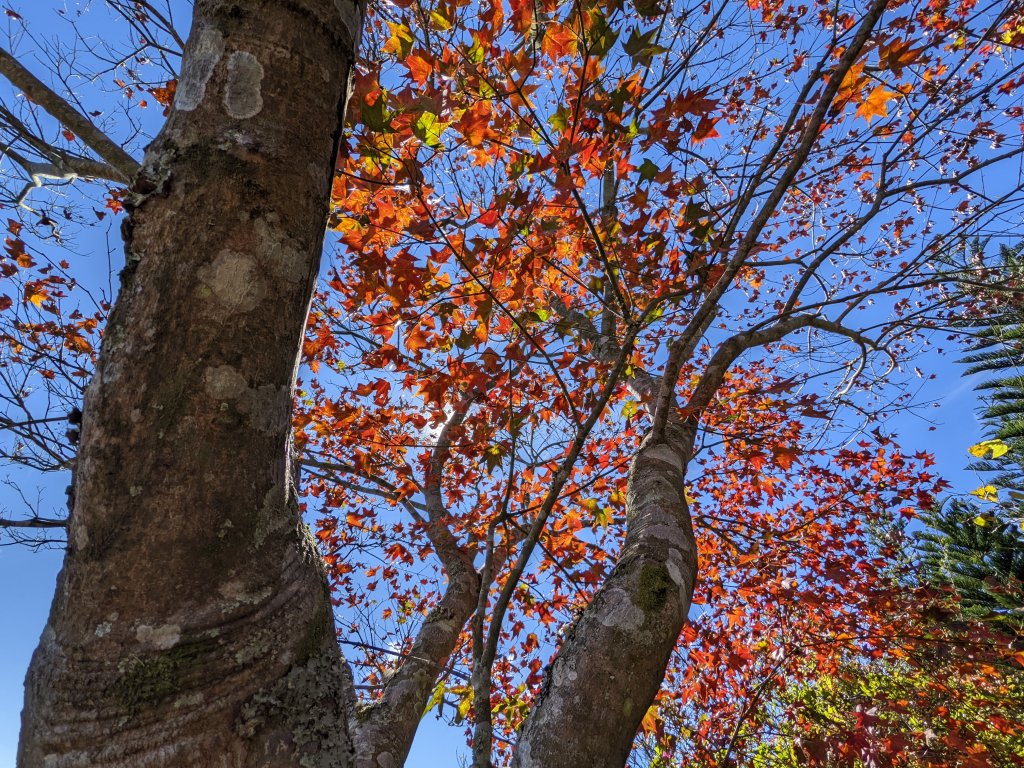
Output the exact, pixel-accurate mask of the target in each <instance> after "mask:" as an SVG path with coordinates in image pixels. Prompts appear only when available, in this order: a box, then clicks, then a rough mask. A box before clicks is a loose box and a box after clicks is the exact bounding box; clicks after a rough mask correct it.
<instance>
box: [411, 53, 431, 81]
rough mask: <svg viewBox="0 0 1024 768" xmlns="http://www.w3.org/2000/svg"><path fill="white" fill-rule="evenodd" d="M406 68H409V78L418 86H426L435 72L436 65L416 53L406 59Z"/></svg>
mask: <svg viewBox="0 0 1024 768" xmlns="http://www.w3.org/2000/svg"><path fill="white" fill-rule="evenodd" d="M405 66H407V67H408V68H409V76H410V77H411V78H412V80H413V82H414V83H416V84H417V85H426V84H427V78H428V77H430V73H431V72H433V71H434V65H433V64H431V63H430V62H429V61H427V60H426V59H424V58H423V57H422V56H420V55H419V54H416V53H410V54H409V55H408V56H406V57H405Z"/></svg>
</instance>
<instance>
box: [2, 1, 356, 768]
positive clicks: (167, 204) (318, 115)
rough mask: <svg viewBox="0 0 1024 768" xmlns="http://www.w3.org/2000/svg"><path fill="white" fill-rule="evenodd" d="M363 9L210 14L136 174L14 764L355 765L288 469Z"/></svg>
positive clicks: (332, 5) (343, 677) (200, 21)
mask: <svg viewBox="0 0 1024 768" xmlns="http://www.w3.org/2000/svg"><path fill="white" fill-rule="evenodd" d="M360 26H361V7H360V4H358V3H356V2H354V0H234V1H233V2H232V1H231V0H197V2H196V4H195V12H194V20H193V25H192V30H191V35H190V37H189V42H188V45H187V46H186V50H185V58H184V65H183V72H182V77H181V79H180V82H179V84H178V89H177V96H176V100H175V105H174V109H173V111H172V113H171V115H170V117H169V119H168V121H167V124H166V125H165V127H164V128H163V130H162V131H161V132H160V134H159V136H158V137H157V139H156V141H155V142H154V143H153V145H152V146H151V147H150V148H149V150H148V151H147V153H146V157H145V160H144V163H143V167H142V170H141V171H140V172H139V174H138V176H137V177H136V179H135V180H134V183H133V185H132V188H131V193H130V195H129V196H128V199H127V204H128V208H129V216H128V219H127V221H126V222H125V226H124V236H125V253H126V259H127V261H126V267H125V271H124V272H123V273H122V290H121V295H120V298H119V299H118V302H117V305H116V307H115V309H114V311H113V312H112V313H111V316H110V321H109V325H108V327H107V330H106V333H105V337H104V342H103V348H102V353H101V356H100V362H99V364H98V367H97V371H96V375H95V377H94V379H93V381H92V383H91V385H90V387H89V389H88V392H87V395H86V401H85V408H84V423H83V427H82V440H81V446H80V453H79V458H78V464H77V469H76V478H75V501H74V509H73V511H72V515H71V522H70V529H69V544H68V552H67V556H66V559H65V563H64V569H63V571H62V573H61V576H60V579H59V583H58V589H57V594H56V597H55V598H54V602H53V607H52V609H51V613H50V618H49V622H48V624H47V626H46V629H45V630H44V632H43V637H42V640H41V643H40V645H39V648H38V649H37V651H36V653H35V656H34V658H33V660H32V664H31V667H30V669H29V673H28V678H27V681H26V703H25V709H24V712H23V715H22V722H23V728H22V737H21V744H20V747H19V753H18V761H19V765H20V766H23V768H36V766H39V767H42V766H46V767H47V768H60V767H62V766H69V767H70V766H89V767H90V768H97V767H99V766H103V767H107V766H124V767H125V768H128V767H129V766H131V768H140V767H141V766H185V765H189V766H192V765H203V766H232V767H234V766H239V767H240V766H261V767H274V766H298V765H303V766H307V765H308V766H328V765H330V766H346V765H349V764H350V762H351V752H352V744H351V739H350V738H349V734H348V726H347V719H348V716H349V714H350V712H349V710H350V708H351V706H352V703H353V702H354V697H353V693H352V690H351V681H350V679H349V673H348V671H347V668H346V666H345V663H344V661H343V659H342V658H341V655H340V653H339V650H338V646H337V644H336V642H335V638H334V624H333V616H332V612H331V605H330V600H329V594H328V590H327V584H326V580H325V578H324V575H323V572H322V569H321V566H320V562H319V558H318V555H317V552H316V549H315V547H314V545H313V542H312V540H311V538H310V536H309V535H308V532H307V531H306V528H305V526H304V525H303V524H302V521H301V519H300V517H299V514H298V511H297V506H296V499H295V487H294V483H293V471H292V468H291V466H290V460H289V450H290V434H291V422H290V415H291V402H292V387H293V382H294V377H295V370H296V366H297V359H296V355H297V351H298V350H299V348H300V341H301V335H302V331H303V326H304V323H305V320H306V314H307V311H308V306H309V300H310V295H311V291H312V288H313V283H314V281H315V279H316V275H317V271H318V264H319V257H320V251H321V248H322V244H323V232H324V221H325V215H326V211H327V203H328V196H329V192H330V188H331V181H332V178H333V173H334V168H335V160H336V154H337V148H338V142H339V136H340V132H341V119H342V115H343V111H344V106H345V100H346V95H347V91H348V81H349V71H350V68H351V65H352V61H353V57H354V53H355V49H356V46H357V45H358V38H359V32H360Z"/></svg>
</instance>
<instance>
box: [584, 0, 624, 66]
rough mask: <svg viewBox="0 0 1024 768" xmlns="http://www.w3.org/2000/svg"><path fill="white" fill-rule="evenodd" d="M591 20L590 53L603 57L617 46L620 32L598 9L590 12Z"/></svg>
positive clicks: (589, 34)
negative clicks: (611, 25) (609, 23)
mask: <svg viewBox="0 0 1024 768" xmlns="http://www.w3.org/2000/svg"><path fill="white" fill-rule="evenodd" d="M590 21H591V24H590V31H589V33H588V35H587V37H588V41H589V43H590V53H591V55H593V56H597V57H598V58H601V57H603V56H604V55H605V54H606V53H608V51H610V50H611V49H612V48H613V47H614V46H615V41H616V40H618V38H619V33H618V32H616V31H615V30H614V29H612V28H611V27H610V26H609V25H608V20H607V19H606V18H605V17H604V14H603V13H601V11H600V10H598V9H594V10H592V11H591V12H590Z"/></svg>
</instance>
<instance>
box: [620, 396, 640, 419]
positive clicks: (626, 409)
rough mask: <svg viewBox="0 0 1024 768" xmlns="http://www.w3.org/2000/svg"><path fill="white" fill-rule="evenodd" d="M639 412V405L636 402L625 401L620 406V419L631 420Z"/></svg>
mask: <svg viewBox="0 0 1024 768" xmlns="http://www.w3.org/2000/svg"><path fill="white" fill-rule="evenodd" d="M639 412H640V403H638V402H637V401H636V400H627V401H626V402H624V403H623V404H622V418H624V419H631V418H633V417H634V416H636V415H637V413H639Z"/></svg>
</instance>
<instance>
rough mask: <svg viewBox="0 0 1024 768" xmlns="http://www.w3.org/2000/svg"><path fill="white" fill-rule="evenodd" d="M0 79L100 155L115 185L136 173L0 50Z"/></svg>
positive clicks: (131, 162)
mask: <svg viewBox="0 0 1024 768" xmlns="http://www.w3.org/2000/svg"><path fill="white" fill-rule="evenodd" d="M0 75H3V76H4V77H6V78H7V79H8V80H9V81H10V82H11V83H12V84H13V85H14V86H16V87H17V88H20V89H21V90H22V91H23V92H24V94H25V95H26V96H28V98H29V99H31V100H32V101H33V102H34V103H36V104H38V105H39V106H40V107H42V108H43V109H45V110H46V111H47V112H48V113H49V114H50V115H52V116H53V117H54V118H56V119H57V120H59V121H60V122H61V124H62V125H64V126H65V127H66V128H67V129H68V130H70V131H71V132H72V133H74V134H75V135H76V136H77V137H78V138H79V139H80V140H81V141H82V142H83V143H84V144H85V145H86V146H87V147H89V148H90V149H92V150H93V151H94V152H95V153H96V154H97V155H99V156H100V157H101V158H102V159H103V160H104V161H105V162H106V163H107V164H108V165H109V166H110V167H111V168H113V169H114V170H115V171H116V172H117V174H118V178H117V179H116V181H120V182H123V183H127V182H129V181H130V180H131V178H132V177H133V176H134V175H135V173H136V172H137V171H138V170H139V164H138V162H136V160H135V158H133V157H132V156H131V155H129V154H128V153H127V152H125V151H124V150H123V149H122V148H121V147H120V146H118V145H117V144H116V143H115V142H114V141H113V140H111V139H110V137H108V136H107V135H106V134H105V133H103V131H101V130H100V129H99V128H97V127H96V126H95V125H93V124H92V122H91V121H90V120H89V119H88V118H87V117H85V116H84V115H82V114H81V113H80V112H79V111H78V110H76V109H75V108H74V107H73V106H71V105H70V104H69V103H68V102H67V101H66V100H65V99H63V98H62V97H61V96H60V95H58V94H57V92H56V91H54V90H52V89H51V88H50V87H49V86H48V85H46V83H44V82H43V81H42V80H40V79H39V78H37V77H36V76H35V75H33V74H32V73H31V72H29V71H28V70H27V69H25V67H23V66H22V65H21V63H20V62H19V61H18V60H17V59H15V58H14V56H12V55H11V54H10V53H8V52H7V51H6V50H5V49H3V48H0Z"/></svg>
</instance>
